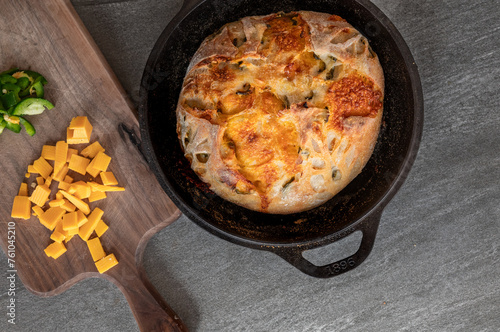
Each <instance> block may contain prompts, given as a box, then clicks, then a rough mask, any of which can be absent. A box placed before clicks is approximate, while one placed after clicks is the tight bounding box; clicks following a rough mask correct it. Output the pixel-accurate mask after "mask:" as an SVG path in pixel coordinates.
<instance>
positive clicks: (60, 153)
mask: <svg viewBox="0 0 500 332" xmlns="http://www.w3.org/2000/svg"><path fill="white" fill-rule="evenodd" d="M66 159H68V143H66V142H65V141H59V142H57V143H56V158H55V160H54V173H55V174H58V173H59V171H60V170H61V169H62V167H63V165H64V164H66ZM63 178H64V177H63Z"/></svg>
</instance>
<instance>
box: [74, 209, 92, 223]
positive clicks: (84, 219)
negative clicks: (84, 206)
mask: <svg viewBox="0 0 500 332" xmlns="http://www.w3.org/2000/svg"><path fill="white" fill-rule="evenodd" d="M76 215H77V222H78V227H82V226H83V225H85V223H86V222H87V221H89V220H88V219H87V216H85V214H83V212H82V211H80V210H77V211H76Z"/></svg>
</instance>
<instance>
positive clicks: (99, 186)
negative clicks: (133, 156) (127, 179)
mask: <svg viewBox="0 0 500 332" xmlns="http://www.w3.org/2000/svg"><path fill="white" fill-rule="evenodd" d="M89 184H90V187H92V190H93V191H102V192H105V191H125V188H123V187H117V186H105V185H103V184H99V183H97V182H89Z"/></svg>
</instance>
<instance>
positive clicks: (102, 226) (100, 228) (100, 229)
mask: <svg viewBox="0 0 500 332" xmlns="http://www.w3.org/2000/svg"><path fill="white" fill-rule="evenodd" d="M108 228H109V226H108V225H106V223H105V222H104V221H103V220H102V219H101V220H99V222H98V223H97V226H96V227H95V233H96V234H97V236H99V237H101V236H102V235H103V234H104V233H106V231H107V230H108Z"/></svg>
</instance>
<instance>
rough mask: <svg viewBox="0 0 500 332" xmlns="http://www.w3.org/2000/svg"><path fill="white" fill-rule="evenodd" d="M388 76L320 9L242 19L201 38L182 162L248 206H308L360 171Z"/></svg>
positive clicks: (184, 119) (343, 25)
mask: <svg viewBox="0 0 500 332" xmlns="http://www.w3.org/2000/svg"><path fill="white" fill-rule="evenodd" d="M383 96H384V77H383V72H382V68H381V66H380V63H379V60H378V58H377V56H376V54H375V53H374V52H373V50H372V49H371V48H370V46H369V45H368V41H367V39H366V38H365V37H363V36H362V35H361V34H360V33H359V32H358V31H357V30H355V29H354V28H353V27H352V26H351V25H350V24H349V23H347V22H346V21H345V20H343V19H342V18H340V17H338V16H335V15H329V14H324V13H317V12H307V11H301V12H292V13H287V14H285V13H278V14H271V15H266V16H255V17H245V18H243V19H241V20H239V21H237V22H233V23H229V24H226V25H225V26H224V27H222V28H221V29H220V30H219V31H218V32H216V33H215V34H213V35H211V36H209V37H208V38H206V39H205V40H204V41H203V43H202V44H201V46H200V48H199V49H198V51H197V52H196V54H195V55H194V56H193V59H192V60H191V62H190V65H189V67H188V71H187V74H186V77H185V80H184V84H183V87H182V91H181V94H180V98H179V102H178V106H177V133H178V136H179V140H180V143H181V146H182V148H183V150H184V153H185V156H186V158H188V159H189V160H190V162H191V167H192V168H193V170H194V171H195V172H196V173H197V174H198V176H199V177H200V178H201V179H202V180H203V181H204V182H206V183H208V184H209V185H210V189H211V190H213V191H214V192H215V193H217V194H218V195H219V196H221V197H222V198H224V199H227V200H229V201H231V202H233V203H236V204H238V205H240V206H243V207H246V208H248V209H252V210H256V211H261V212H266V213H278V214H288V213H295V212H300V211H305V210H308V209H311V208H314V207H316V206H318V205H320V204H322V203H324V202H326V201H327V200H329V199H330V198H332V197H333V196H334V195H335V194H337V193H338V192H339V191H340V190H342V189H343V188H344V187H345V186H346V185H347V184H348V183H349V182H351V181H352V179H354V178H355V177H356V176H357V175H358V174H359V173H360V172H361V170H362V169H363V167H364V166H365V164H366V162H367V161H368V159H369V158H370V156H371V154H372V152H373V148H374V146H375V143H376V140H377V136H378V132H379V128H380V124H381V119H382V109H383Z"/></svg>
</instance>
